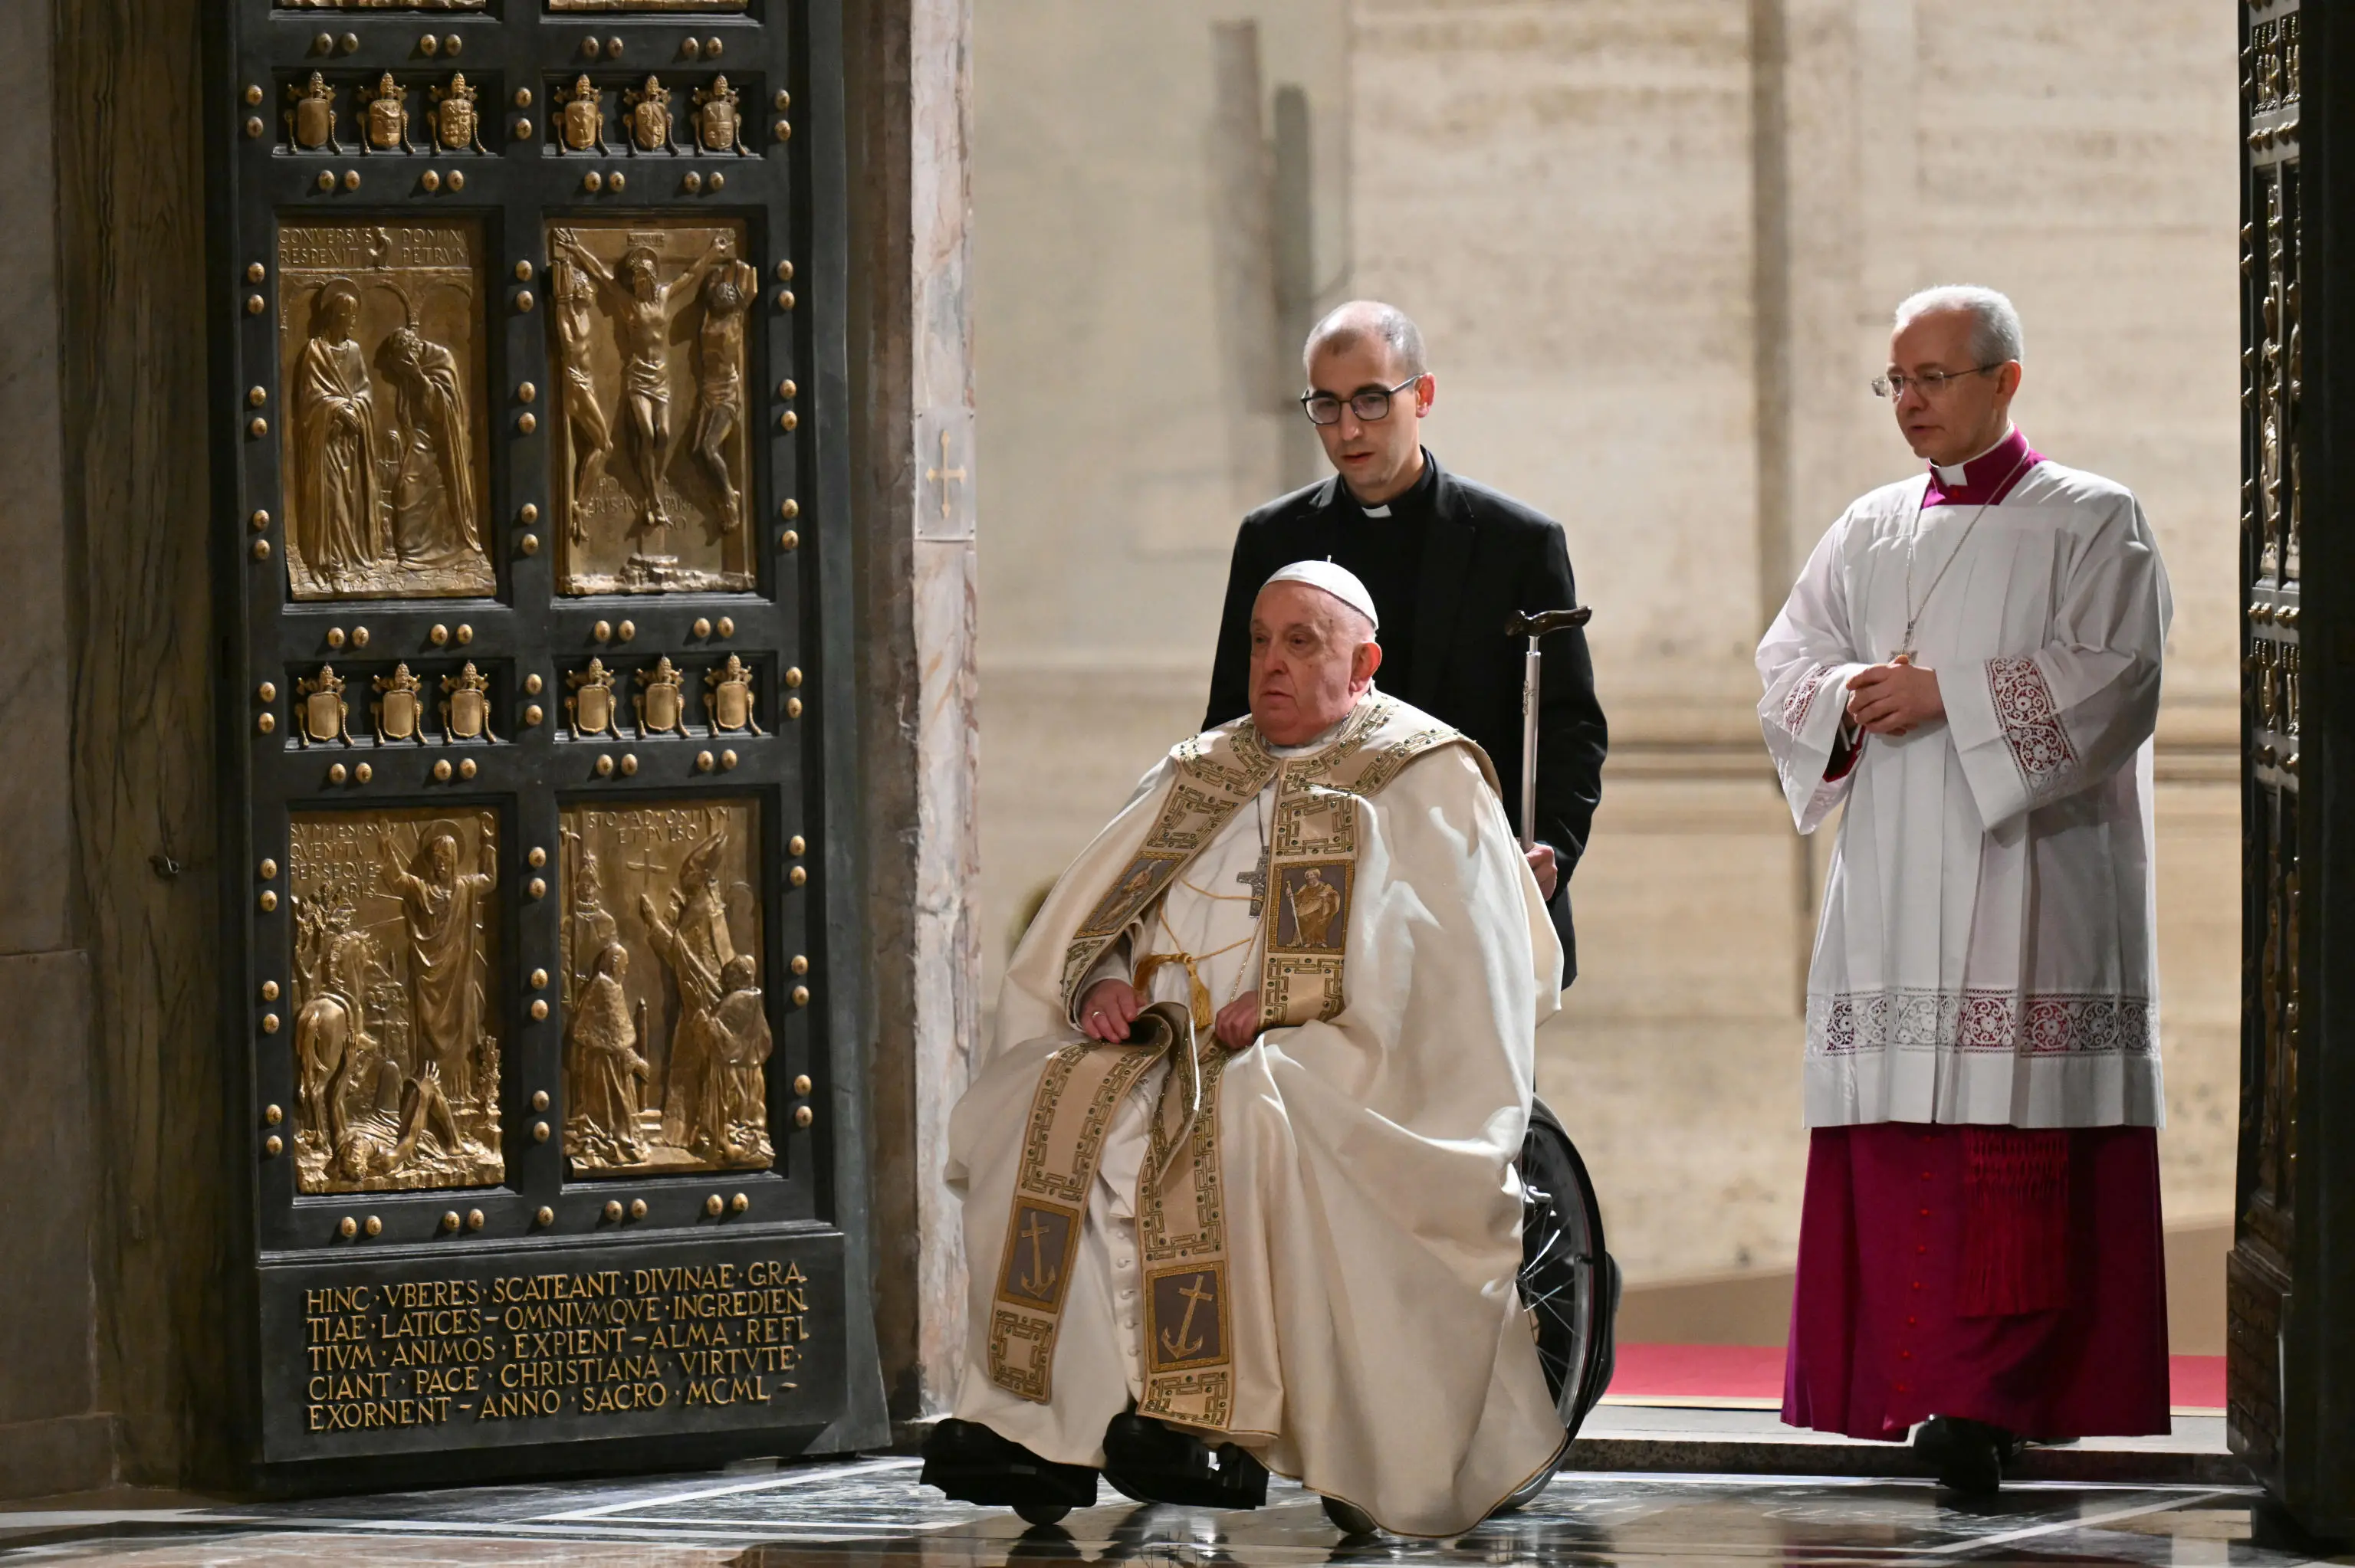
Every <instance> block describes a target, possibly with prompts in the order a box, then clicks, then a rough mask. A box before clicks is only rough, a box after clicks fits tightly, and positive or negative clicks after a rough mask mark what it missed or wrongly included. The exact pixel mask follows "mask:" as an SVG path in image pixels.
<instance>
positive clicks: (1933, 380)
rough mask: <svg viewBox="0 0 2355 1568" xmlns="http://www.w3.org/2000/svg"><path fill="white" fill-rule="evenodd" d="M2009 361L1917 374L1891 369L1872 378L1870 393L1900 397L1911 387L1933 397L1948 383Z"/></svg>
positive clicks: (1983, 372)
mask: <svg viewBox="0 0 2355 1568" xmlns="http://www.w3.org/2000/svg"><path fill="white" fill-rule="evenodd" d="M2010 363H2011V361H2009V360H2008V359H1998V360H1997V361H1996V362H1995V363H1994V364H1993V365H1974V366H1971V367H1970V368H1969V369H1968V370H1925V371H1923V372H1922V374H1921V375H1919V376H1908V375H1906V374H1905V373H1904V372H1902V371H1898V370H1892V371H1891V372H1890V373H1889V374H1888V375H1886V376H1874V377H1873V378H1872V395H1873V396H1874V397H1904V396H1905V389H1906V388H1907V387H1913V388H1915V389H1917V390H1919V391H1920V392H1921V394H1922V396H1923V397H1936V396H1938V394H1939V393H1941V392H1944V391H1945V389H1946V387H1947V386H1948V385H1949V384H1951V383H1953V382H1956V381H1960V380H1961V379H1962V378H1963V377H1964V376H1985V375H1986V374H1987V372H1988V371H1990V370H2001V369H2002V368H2003V367H2004V366H2007V365H2009V364H2010Z"/></svg>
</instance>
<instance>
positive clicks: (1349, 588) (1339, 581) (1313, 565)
mask: <svg viewBox="0 0 2355 1568" xmlns="http://www.w3.org/2000/svg"><path fill="white" fill-rule="evenodd" d="M1278 583H1306V584H1307V585H1308V586H1309V587H1310V588H1322V589H1324V590H1325V591H1326V592H1327V593H1329V594H1331V595H1332V596H1333V597H1334V598H1335V599H1339V600H1340V601H1341V602H1342V603H1343V604H1346V605H1348V607H1349V608H1350V609H1354V610H1356V611H1357V612H1358V613H1359V615H1362V616H1364V617H1365V618H1366V620H1368V621H1369V622H1370V623H1372V626H1373V629H1374V630H1376V631H1380V630H1381V629H1382V618H1381V617H1380V616H1379V615H1377V614H1375V613H1374V596H1373V595H1372V594H1369V593H1368V592H1367V591H1366V585H1365V584H1364V583H1362V582H1360V581H1359V579H1358V574H1357V573H1355V572H1353V571H1351V570H1349V568H1348V567H1337V566H1335V565H1334V564H1333V563H1332V562H1330V561H1295V562H1293V563H1292V565H1290V566H1288V567H1284V569H1283V570H1282V571H1280V572H1278V573H1276V574H1275V575H1274V576H1273V577H1270V578H1268V579H1267V581H1265V582H1263V583H1262V584H1261V585H1260V592H1262V593H1265V592H1266V591H1267V590H1268V589H1270V588H1273V587H1274V586H1275V585H1276V584H1278Z"/></svg>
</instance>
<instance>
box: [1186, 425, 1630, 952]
mask: <svg viewBox="0 0 2355 1568" xmlns="http://www.w3.org/2000/svg"><path fill="white" fill-rule="evenodd" d="M1328 558H1329V559H1330V560H1332V562H1333V563H1334V564H1335V565H1337V566H1340V567H1348V569H1349V570H1350V571H1352V572H1355V573H1356V574H1357V575H1358V577H1359V578H1360V579H1362V580H1363V581H1364V583H1365V585H1366V590H1367V592H1369V593H1370V594H1372V595H1373V599H1374V609H1376V610H1377V611H1378V612H1379V613H1380V616H1381V620H1382V625H1381V633H1380V641H1381V645H1382V667H1381V673H1380V674H1378V675H1376V676H1375V677H1374V681H1375V684H1376V685H1377V686H1379V687H1380V689H1381V690H1383V691H1386V692H1390V693H1391V694H1395V695H1398V696H1401V697H1403V698H1405V699H1406V700H1407V701H1408V702H1410V703H1412V704H1413V705H1415V706H1416V707H1419V708H1421V709H1423V711H1424V712H1425V713H1428V714H1431V715H1433V716H1434V717H1437V718H1440V719H1444V720H1445V721H1446V722H1447V723H1449V724H1451V725H1454V726H1455V727H1456V728H1457V729H1459V730H1462V731H1463V732H1464V733H1465V735H1467V736H1471V737H1472V738H1473V739H1474V740H1475V741H1476V742H1478V743H1479V745H1480V747H1481V749H1482V750H1484V751H1486V752H1487V754H1488V757H1489V759H1490V760H1491V761H1492V762H1494V763H1495V764H1496V767H1497V779H1499V781H1500V782H1501V783H1502V784H1503V785H1504V793H1505V815H1506V816H1507V817H1508V818H1510V819H1511V820H1512V822H1513V829H1514V831H1515V832H1519V831H1520V825H1521V824H1520V817H1521V785H1520V779H1521V656H1522V654H1523V653H1524V652H1526V651H1527V650H1528V648H1529V641H1528V640H1527V639H1526V638H1519V637H1508V636H1506V635H1505V622H1506V620H1508V618H1509V617H1510V616H1511V615H1512V613H1513V612H1514V611H1515V610H1540V609H1567V608H1569V607H1570V606H1571V605H1572V604H1575V603H1576V602H1577V594H1576V591H1575V590H1574V589H1573V588H1572V583H1571V575H1570V550H1569V548H1568V546H1566V545H1565V544H1564V543H1563V541H1562V533H1561V525H1560V524H1557V523H1555V522H1554V521H1553V520H1552V519H1551V518H1550V517H1548V516H1546V515H1545V514H1543V513H1541V512H1538V511H1535V510H1533V509H1532V508H1530V507H1528V506H1524V505H1522V504H1521V503H1519V502H1518V501H1515V500H1512V499H1511V498H1510V497H1508V496H1505V495H1500V494H1498V493H1497V492H1496V491H1493V490H1490V489H1489V488H1487V486H1486V485H1482V484H1476V483H1474V482H1471V481H1469V480H1465V479H1458V478H1457V477H1455V475H1454V474H1452V473H1449V472H1448V471H1446V470H1444V469H1443V468H1441V467H1440V466H1439V460H1438V459H1436V458H1434V457H1433V456H1432V455H1431V453H1430V451H1429V450H1427V449H1426V450H1424V452H1423V476H1422V477H1421V478H1420V479H1419V480H1417V481H1416V482H1415V483H1414V485H1413V487H1412V489H1410V490H1409V491H1408V492H1407V493H1405V494H1403V495H1401V496H1399V497H1397V498H1396V499H1395V500H1393V501H1392V502H1391V503H1390V505H1389V506H1388V507H1387V508H1380V507H1377V508H1370V509H1369V508H1367V507H1364V506H1362V505H1360V504H1359V502H1358V500H1357V498H1356V497H1355V496H1354V495H1352V494H1351V493H1349V489H1348V486H1347V485H1345V484H1343V483H1342V482H1341V480H1340V477H1339V476H1338V475H1335V476H1334V477H1333V478H1331V479H1328V480H1327V481H1325V482H1323V483H1322V484H1315V485H1311V486H1309V487H1308V488H1307V489H1305V490H1303V491H1298V492H1295V493H1293V494H1291V495H1287V496H1285V497H1284V498H1283V499H1282V500H1280V501H1273V502H1270V503H1268V504H1267V505H1265V506H1263V507H1261V508H1260V509H1259V510H1258V511H1256V512H1254V513H1252V514H1251V515H1250V516H1248V517H1246V518H1244V519H1243V522H1242V526H1241V528H1240V529H1239V530H1237V531H1236V534H1235V554H1234V560H1233V564H1232V565H1231V567H1229V568H1228V572H1227V606H1226V614H1225V617H1224V619H1223V620H1221V621H1220V625H1219V650H1218V660H1217V662H1216V663H1214V664H1213V665H1212V667H1211V671H1210V706H1209V713H1208V714H1207V715H1205V717H1204V720H1203V727H1205V728H1209V727H1210V726H1216V725H1221V724H1224V723H1226V722H1227V721H1228V720H1229V719H1231V718H1236V717H1239V716H1241V715H1242V714H1245V713H1247V712H1249V711H1250V709H1251V616H1252V601H1253V600H1254V599H1257V598H1258V596H1259V590H1260V588H1261V587H1262V585H1263V584H1264V583H1265V582H1266V581H1267V579H1268V578H1269V577H1272V576H1273V575H1274V574H1275V573H1276V572H1278V571H1280V570H1282V569H1283V568H1284V567H1288V566H1290V565H1292V564H1293V563H1294V562H1295V561H1306V560H1325V559H1328ZM1544 651H1545V679H1544V683H1543V687H1542V694H1541V696H1540V705H1539V715H1538V823H1537V837H1538V841H1539V842H1541V843H1546V844H1550V845H1551V846H1552V847H1553V853H1554V859H1555V862H1556V863H1557V864H1558V865H1559V866H1560V867H1561V879H1560V881H1559V882H1557V883H1556V884H1555V886H1554V895H1553V898H1552V901H1551V902H1550V904H1549V905H1548V906H1547V913H1548V914H1549V915H1550V916H1552V918H1553V927H1554V930H1555V932H1556V933H1557V934H1559V935H1560V936H1561V956H1562V969H1561V979H1562V983H1563V984H1564V985H1568V984H1569V983H1570V982H1571V981H1572V980H1573V979H1575V978H1576V977H1577V974H1578V942H1577V937H1576V934H1575V932H1574V931H1573V930H1572V924H1571V909H1570V874H1571V872H1572V869H1573V868H1575V867H1576V866H1577V864H1578V858H1579V856H1580V855H1581V854H1582V853H1585V850H1586V834H1587V829H1588V826H1589V824H1590V823H1591V822H1592V821H1593V818H1594V805H1595V801H1596V800H1597V799H1598V798H1599V797H1600V796H1601V794H1602V791H1603V754H1604V747H1605V746H1606V744H1607V736H1606V734H1605V730H1604V722H1603V709H1602V707H1601V705H1598V704H1597V703H1596V702H1595V700H1594V666H1593V662H1591V661H1590V660H1589V659H1588V657H1587V652H1586V633H1585V632H1584V631H1583V630H1579V629H1577V628H1575V627H1573V628H1572V629H1571V630H1567V631H1557V632H1555V633H1553V634H1552V635H1551V636H1550V637H1548V638H1547V639H1546V640H1545V643H1544Z"/></svg>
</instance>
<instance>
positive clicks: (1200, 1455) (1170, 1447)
mask: <svg viewBox="0 0 2355 1568" xmlns="http://www.w3.org/2000/svg"><path fill="white" fill-rule="evenodd" d="M1103 1475H1104V1479H1105V1480H1108V1481H1110V1482H1111V1483H1112V1484H1113V1486H1114V1488H1115V1489H1118V1490H1119V1491H1120V1492H1121V1493H1122V1494H1124V1496H1127V1497H1132V1498H1135V1499H1136V1500H1137V1501H1139V1502H1158V1503H1177V1504H1179V1505H1180V1506H1182V1507H1186V1508H1220V1509H1237V1508H1257V1507H1259V1506H1260V1505H1261V1504H1262V1503H1263V1502H1265V1501H1267V1467H1266V1466H1264V1465H1263V1464H1261V1463H1260V1462H1259V1461H1258V1460H1257V1459H1255V1458H1253V1457H1252V1456H1251V1454H1250V1453H1249V1452H1247V1451H1246V1450H1245V1449H1243V1448H1242V1447H1241V1446H1238V1445H1236V1444H1233V1443H1221V1444H1220V1445H1219V1446H1217V1447H1215V1448H1213V1447H1211V1446H1209V1444H1207V1443H1205V1442H1203V1441H1202V1440H1201V1439H1200V1438H1199V1437H1197V1436H1194V1435H1193V1434H1192V1433H1190V1432H1181V1431H1179V1430H1178V1429H1177V1427H1175V1426H1168V1425H1163V1424H1162V1423H1160V1422H1158V1421H1155V1420H1151V1419H1149V1418H1147V1417H1146V1416H1142V1415H1138V1414H1135V1412H1133V1411H1126V1412H1123V1413H1122V1414H1118V1415H1115V1416H1114V1417H1113V1418H1112V1425H1109V1426H1106V1427H1105V1428H1104V1467H1103Z"/></svg>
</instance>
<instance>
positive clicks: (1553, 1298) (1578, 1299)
mask: <svg viewBox="0 0 2355 1568" xmlns="http://www.w3.org/2000/svg"><path fill="white" fill-rule="evenodd" d="M1516 1166H1517V1169H1518V1171H1520V1176H1521V1272H1520V1280H1519V1283H1520V1291H1521V1305H1522V1307H1523V1308H1526V1309H1527V1310H1528V1312H1529V1330H1530V1332H1531V1333H1532V1334H1533V1335H1534V1336H1535V1337H1536V1340H1537V1342H1538V1361H1539V1362H1540V1365H1542V1366H1543V1367H1544V1368H1545V1375H1546V1388H1547V1390H1548V1392H1550V1393H1551V1394H1552V1395H1553V1404H1554V1411H1555V1413H1556V1414H1559V1415H1560V1416H1561V1429H1562V1452H1561V1456H1560V1457H1557V1458H1556V1460H1555V1461H1554V1464H1553V1466H1552V1467H1549V1468H1548V1469H1547V1470H1545V1471H1544V1472H1543V1473H1542V1474H1540V1475H1538V1476H1535V1477H1532V1478H1530V1479H1529V1483H1528V1484H1527V1485H1525V1486H1523V1487H1522V1488H1521V1489H1520V1490H1518V1491H1517V1492H1515V1493H1514V1494H1513V1495H1512V1496H1511V1497H1509V1498H1508V1499H1505V1501H1504V1502H1503V1503H1502V1504H1501V1505H1499V1506H1498V1508H1497V1512H1498V1513H1510V1512H1512V1511H1513V1510H1515V1509H1518V1508H1520V1507H1522V1506H1523V1505H1524V1504H1526V1503H1528V1502H1529V1501H1530V1500H1531V1499H1534V1498H1535V1497H1536V1496H1537V1495H1538V1494H1539V1493H1540V1492H1541V1491H1543V1490H1545V1489H1546V1483H1547V1482H1549V1481H1550V1480H1552V1479H1553V1474H1554V1470H1555V1469H1558V1468H1560V1467H1561V1460H1562V1459H1564V1458H1567V1457H1569V1453H1570V1444H1571V1441H1572V1439H1574V1438H1575V1437H1577V1436H1578V1429H1579V1427H1580V1426H1582V1425H1584V1424H1585V1421H1586V1416H1587V1413H1588V1412H1589V1411H1591V1410H1593V1408H1594V1404H1595V1402H1596V1401H1597V1400H1599V1399H1601V1398H1602V1397H1603V1393H1604V1390H1605V1389H1607V1388H1609V1387H1610V1386H1611V1371H1612V1362H1613V1339H1612V1330H1613V1324H1614V1320H1615V1319H1617V1317H1618V1315H1619V1266H1618V1264H1617V1263H1615V1262H1614V1261H1613V1260H1612V1257H1611V1254H1610V1253H1609V1252H1608V1251H1607V1250H1605V1248H1604V1242H1603V1207H1602V1205H1601V1204H1600V1203H1599V1202H1596V1201H1595V1196H1594V1183H1593V1181H1591V1180H1590V1179H1589V1178H1588V1176H1587V1174H1586V1162H1585V1161H1584V1160H1581V1159H1580V1158H1579V1157H1578V1148H1577V1146H1576V1145H1575V1144H1573V1143H1572V1142H1571V1141H1570V1134H1569V1133H1567V1132H1565V1131H1564V1130H1563V1129H1562V1125H1561V1118H1559V1117H1557V1116H1555V1115H1554V1114H1553V1112H1552V1110H1551V1109H1550V1108H1549V1107H1547V1105H1546V1103H1545V1102H1544V1101H1543V1100H1539V1101H1536V1102H1535V1103H1534V1104H1532V1105H1531V1106H1530V1107H1529V1134H1528V1136H1527V1137H1526V1138H1524V1139H1522V1141H1521V1157H1520V1159H1519V1160H1518V1161H1517V1162H1516Z"/></svg>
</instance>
